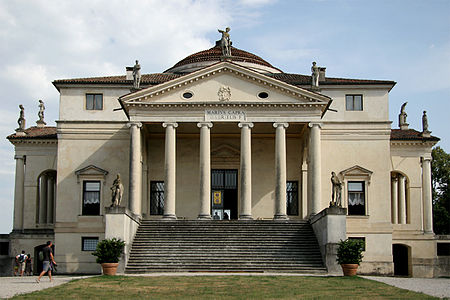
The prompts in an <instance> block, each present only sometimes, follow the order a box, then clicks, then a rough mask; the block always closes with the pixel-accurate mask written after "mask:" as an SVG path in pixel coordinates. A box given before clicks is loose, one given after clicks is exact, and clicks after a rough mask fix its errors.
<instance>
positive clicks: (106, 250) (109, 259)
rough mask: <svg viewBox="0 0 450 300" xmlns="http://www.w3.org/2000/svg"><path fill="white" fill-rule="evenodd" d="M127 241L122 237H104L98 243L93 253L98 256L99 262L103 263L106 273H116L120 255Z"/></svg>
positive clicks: (104, 272)
mask: <svg viewBox="0 0 450 300" xmlns="http://www.w3.org/2000/svg"><path fill="white" fill-rule="evenodd" d="M124 246H125V242H124V241H122V240H121V239H116V238H112V239H104V240H102V241H100V242H99V243H98V244H97V248H96V249H95V251H94V252H93V253H92V255H94V256H97V263H99V264H101V265H102V269H103V274H104V275H116V272H117V266H118V265H119V260H120V256H121V255H122V253H123V248H124Z"/></svg>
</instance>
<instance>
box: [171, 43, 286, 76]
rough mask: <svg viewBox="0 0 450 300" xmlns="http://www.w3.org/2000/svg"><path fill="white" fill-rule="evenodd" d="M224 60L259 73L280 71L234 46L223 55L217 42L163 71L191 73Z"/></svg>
mask: <svg viewBox="0 0 450 300" xmlns="http://www.w3.org/2000/svg"><path fill="white" fill-rule="evenodd" d="M225 60H226V61H231V62H233V63H236V64H238V65H241V66H244V67H247V68H250V69H252V70H254V71H257V72H260V73H282V71H281V70H279V69H277V68H275V67H274V66H272V65H271V64H270V63H268V62H267V61H265V60H264V59H262V58H261V57H259V56H257V55H255V54H252V53H250V52H247V51H244V50H241V49H238V48H235V47H231V56H228V57H225V56H223V55H222V49H221V48H220V46H219V44H218V43H216V46H215V47H212V48H211V49H208V50H203V51H200V52H197V53H194V54H191V55H189V56H188V57H186V58H184V59H182V60H180V61H179V62H177V63H176V64H175V65H174V66H173V67H172V68H170V69H168V70H166V71H165V72H164V73H191V72H194V71H197V70H200V69H203V68H205V67H208V66H210V65H213V64H216V63H218V62H220V61H225Z"/></svg>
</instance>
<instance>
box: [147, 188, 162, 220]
mask: <svg viewBox="0 0 450 300" xmlns="http://www.w3.org/2000/svg"><path fill="white" fill-rule="evenodd" d="M150 214H151V215H162V214H164V181H150Z"/></svg>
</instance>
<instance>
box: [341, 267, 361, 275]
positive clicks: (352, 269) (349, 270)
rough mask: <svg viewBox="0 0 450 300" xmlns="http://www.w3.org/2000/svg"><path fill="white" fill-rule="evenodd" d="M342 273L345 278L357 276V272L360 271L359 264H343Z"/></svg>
mask: <svg viewBox="0 0 450 300" xmlns="http://www.w3.org/2000/svg"><path fill="white" fill-rule="evenodd" d="M341 267H342V272H344V276H355V275H356V270H357V269H358V264H341Z"/></svg>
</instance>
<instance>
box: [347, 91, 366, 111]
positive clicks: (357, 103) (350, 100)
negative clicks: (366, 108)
mask: <svg viewBox="0 0 450 300" xmlns="http://www.w3.org/2000/svg"><path fill="white" fill-rule="evenodd" d="M345 109H346V110H359V111H362V110H363V100H362V95H345Z"/></svg>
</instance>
